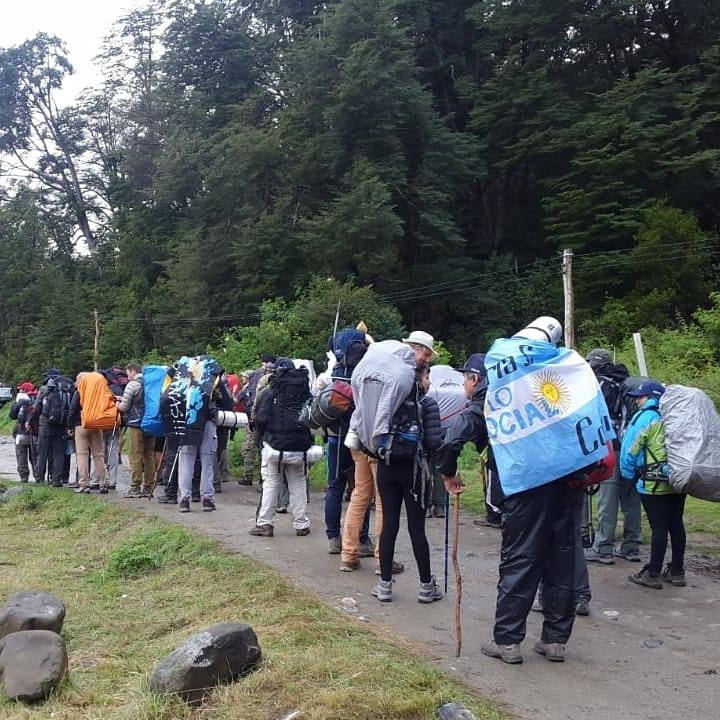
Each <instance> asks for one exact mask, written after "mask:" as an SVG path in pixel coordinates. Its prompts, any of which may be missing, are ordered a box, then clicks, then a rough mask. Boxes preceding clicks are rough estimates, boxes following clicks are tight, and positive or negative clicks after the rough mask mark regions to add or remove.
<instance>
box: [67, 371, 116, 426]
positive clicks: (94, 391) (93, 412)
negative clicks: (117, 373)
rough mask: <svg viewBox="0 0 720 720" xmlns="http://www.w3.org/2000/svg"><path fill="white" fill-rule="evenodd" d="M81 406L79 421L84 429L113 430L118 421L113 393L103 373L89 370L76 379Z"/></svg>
mask: <svg viewBox="0 0 720 720" xmlns="http://www.w3.org/2000/svg"><path fill="white" fill-rule="evenodd" d="M77 389H78V393H79V394H80V405H81V407H82V412H81V416H80V417H81V423H82V426H83V428H85V429H86V430H113V429H114V428H115V427H116V426H117V425H119V423H120V414H119V412H118V410H117V404H116V401H115V395H114V394H113V392H112V390H111V389H110V386H109V385H108V383H107V380H106V378H105V376H104V375H102V374H101V373H99V372H90V373H87V374H86V375H84V376H83V377H81V378H80V380H78V384H77Z"/></svg>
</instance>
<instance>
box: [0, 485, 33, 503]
mask: <svg viewBox="0 0 720 720" xmlns="http://www.w3.org/2000/svg"><path fill="white" fill-rule="evenodd" d="M26 492H28V488H27V487H20V486H18V485H13V486H12V487H9V488H8V489H7V490H6V491H5V492H4V493H3V494H2V495H0V505H2V504H3V503H6V502H7V501H8V500H10V499H12V498H14V497H15V496H16V495H22V494H23V493H26Z"/></svg>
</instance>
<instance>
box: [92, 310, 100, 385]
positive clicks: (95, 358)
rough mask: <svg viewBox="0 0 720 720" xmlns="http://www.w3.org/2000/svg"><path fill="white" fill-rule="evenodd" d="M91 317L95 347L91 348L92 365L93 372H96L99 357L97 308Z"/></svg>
mask: <svg viewBox="0 0 720 720" xmlns="http://www.w3.org/2000/svg"><path fill="white" fill-rule="evenodd" d="M93 316H94V317H95V347H94V348H93V364H94V366H95V372H97V369H98V359H99V356H100V318H98V311H97V308H95V309H94V310H93Z"/></svg>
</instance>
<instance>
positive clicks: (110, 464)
mask: <svg viewBox="0 0 720 720" xmlns="http://www.w3.org/2000/svg"><path fill="white" fill-rule="evenodd" d="M119 431H120V430H119V428H115V429H114V430H107V431H106V432H104V433H103V438H104V440H105V465H106V466H107V472H108V483H109V484H110V487H111V488H114V487H115V486H116V485H117V476H118V469H119V467H120V446H119V444H118V433H119Z"/></svg>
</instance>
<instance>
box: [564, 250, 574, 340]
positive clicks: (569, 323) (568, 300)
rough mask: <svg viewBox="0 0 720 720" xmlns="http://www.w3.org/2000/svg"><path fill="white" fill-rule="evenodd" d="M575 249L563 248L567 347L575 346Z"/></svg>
mask: <svg viewBox="0 0 720 720" xmlns="http://www.w3.org/2000/svg"><path fill="white" fill-rule="evenodd" d="M572 260H573V251H572V250H570V249H569V248H565V250H563V260H562V268H563V295H564V296H565V347H568V348H574V347H575V297H574V295H573V282H572Z"/></svg>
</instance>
